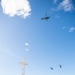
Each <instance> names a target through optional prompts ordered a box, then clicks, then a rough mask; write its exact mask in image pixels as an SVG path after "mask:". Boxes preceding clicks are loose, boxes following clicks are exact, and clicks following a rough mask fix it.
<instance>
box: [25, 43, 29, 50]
mask: <svg viewBox="0 0 75 75" xmlns="http://www.w3.org/2000/svg"><path fill="white" fill-rule="evenodd" d="M25 50H26V51H29V43H27V42H26V43H25Z"/></svg>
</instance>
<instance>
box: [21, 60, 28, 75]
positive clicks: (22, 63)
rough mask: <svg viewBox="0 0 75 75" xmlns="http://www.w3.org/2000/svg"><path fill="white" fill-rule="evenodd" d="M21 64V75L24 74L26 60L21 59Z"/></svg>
mask: <svg viewBox="0 0 75 75" xmlns="http://www.w3.org/2000/svg"><path fill="white" fill-rule="evenodd" d="M20 64H21V66H22V75H25V65H28V63H27V62H25V59H23V61H22V62H20Z"/></svg>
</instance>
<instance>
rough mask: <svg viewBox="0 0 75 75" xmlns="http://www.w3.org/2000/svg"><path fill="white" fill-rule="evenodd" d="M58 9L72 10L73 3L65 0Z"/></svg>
mask: <svg viewBox="0 0 75 75" xmlns="http://www.w3.org/2000/svg"><path fill="white" fill-rule="evenodd" d="M57 9H58V10H61V9H64V11H71V10H72V9H73V4H72V2H71V1H70V0H63V1H62V2H61V3H60V4H59V5H58V7H57Z"/></svg>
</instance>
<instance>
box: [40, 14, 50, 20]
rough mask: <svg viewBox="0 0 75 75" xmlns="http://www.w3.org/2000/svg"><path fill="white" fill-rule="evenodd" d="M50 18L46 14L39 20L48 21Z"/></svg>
mask: <svg viewBox="0 0 75 75" xmlns="http://www.w3.org/2000/svg"><path fill="white" fill-rule="evenodd" d="M50 18H51V16H47V13H46V16H45V17H43V18H41V20H49V19H50Z"/></svg>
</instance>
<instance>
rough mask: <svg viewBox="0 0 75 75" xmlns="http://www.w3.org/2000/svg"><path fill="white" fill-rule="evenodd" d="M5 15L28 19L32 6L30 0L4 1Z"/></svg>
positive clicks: (2, 3) (2, 2)
mask: <svg viewBox="0 0 75 75" xmlns="http://www.w3.org/2000/svg"><path fill="white" fill-rule="evenodd" d="M1 6H2V9H3V13H5V14H7V15H9V16H11V17H12V16H15V15H17V16H22V17H24V18H26V17H27V16H29V15H30V11H31V8H30V4H29V1H28V0H2V1H1Z"/></svg>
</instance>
